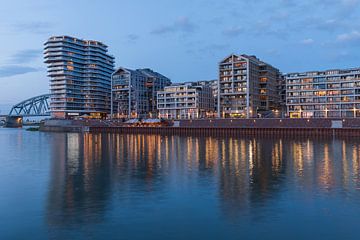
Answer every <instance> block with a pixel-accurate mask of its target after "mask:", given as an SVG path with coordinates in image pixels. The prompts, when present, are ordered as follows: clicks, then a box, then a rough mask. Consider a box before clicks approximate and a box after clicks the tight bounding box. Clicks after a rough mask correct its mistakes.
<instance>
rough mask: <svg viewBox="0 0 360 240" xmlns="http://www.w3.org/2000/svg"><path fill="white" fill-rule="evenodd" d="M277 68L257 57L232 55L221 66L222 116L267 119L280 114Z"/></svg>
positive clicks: (219, 103) (219, 96)
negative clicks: (276, 112)
mask: <svg viewBox="0 0 360 240" xmlns="http://www.w3.org/2000/svg"><path fill="white" fill-rule="evenodd" d="M280 78H281V74H280V72H279V70H278V69H277V68H274V67H273V66H271V65H269V64H267V63H265V62H263V61H261V60H259V59H258V58H256V57H255V56H248V55H234V54H232V55H230V56H228V57H226V58H225V59H224V60H222V61H221V62H220V63H219V82H218V116H219V117H223V118H226V117H242V118H249V117H258V116H261V117H265V116H266V115H268V114H271V113H272V111H279V110H280V101H281V99H280V96H279V83H280Z"/></svg>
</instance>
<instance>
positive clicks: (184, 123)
mask: <svg viewBox="0 0 360 240" xmlns="http://www.w3.org/2000/svg"><path fill="white" fill-rule="evenodd" d="M40 131H45V132H94V133H101V132H104V133H124V134H132V133H134V134H176V135H195V134H196V135H225V136H227V135H231V136H233V135H235V136H238V135H239V136H240V135H274V134H275V135H294V136H299V135H301V136H330V135H331V136H360V119H356V118H346V119H330V118H324V119H201V120H179V121H173V122H172V124H171V126H162V127H158V126H151V125H149V126H146V125H144V126H134V125H131V124H125V123H124V122H122V121H104V120H46V121H45V122H44V123H43V124H42V125H41V126H40Z"/></svg>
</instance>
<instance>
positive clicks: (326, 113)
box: [325, 108, 329, 118]
mask: <svg viewBox="0 0 360 240" xmlns="http://www.w3.org/2000/svg"><path fill="white" fill-rule="evenodd" d="M328 111H329V110H328V109H327V108H325V117H326V118H327V117H328Z"/></svg>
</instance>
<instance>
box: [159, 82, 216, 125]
mask: <svg viewBox="0 0 360 240" xmlns="http://www.w3.org/2000/svg"><path fill="white" fill-rule="evenodd" d="M157 96H158V97H157V98H158V104H157V108H158V110H159V117H160V118H167V119H195V118H205V117H211V116H213V115H214V113H215V109H214V96H213V90H212V88H211V82H210V81H199V82H188V83H179V84H173V85H171V86H168V87H165V88H164V90H163V91H159V92H158V94H157Z"/></svg>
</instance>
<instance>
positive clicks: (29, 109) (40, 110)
mask: <svg viewBox="0 0 360 240" xmlns="http://www.w3.org/2000/svg"><path fill="white" fill-rule="evenodd" d="M50 96H51V94H43V95H40V96H36V97H32V98H29V99H27V100H25V101H22V102H20V103H18V104H16V105H14V106H13V107H12V108H11V110H10V112H9V114H8V115H2V116H0V118H3V119H0V120H1V121H2V122H3V124H5V126H8V127H21V126H22V119H23V117H41V116H50V101H49V100H50Z"/></svg>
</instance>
